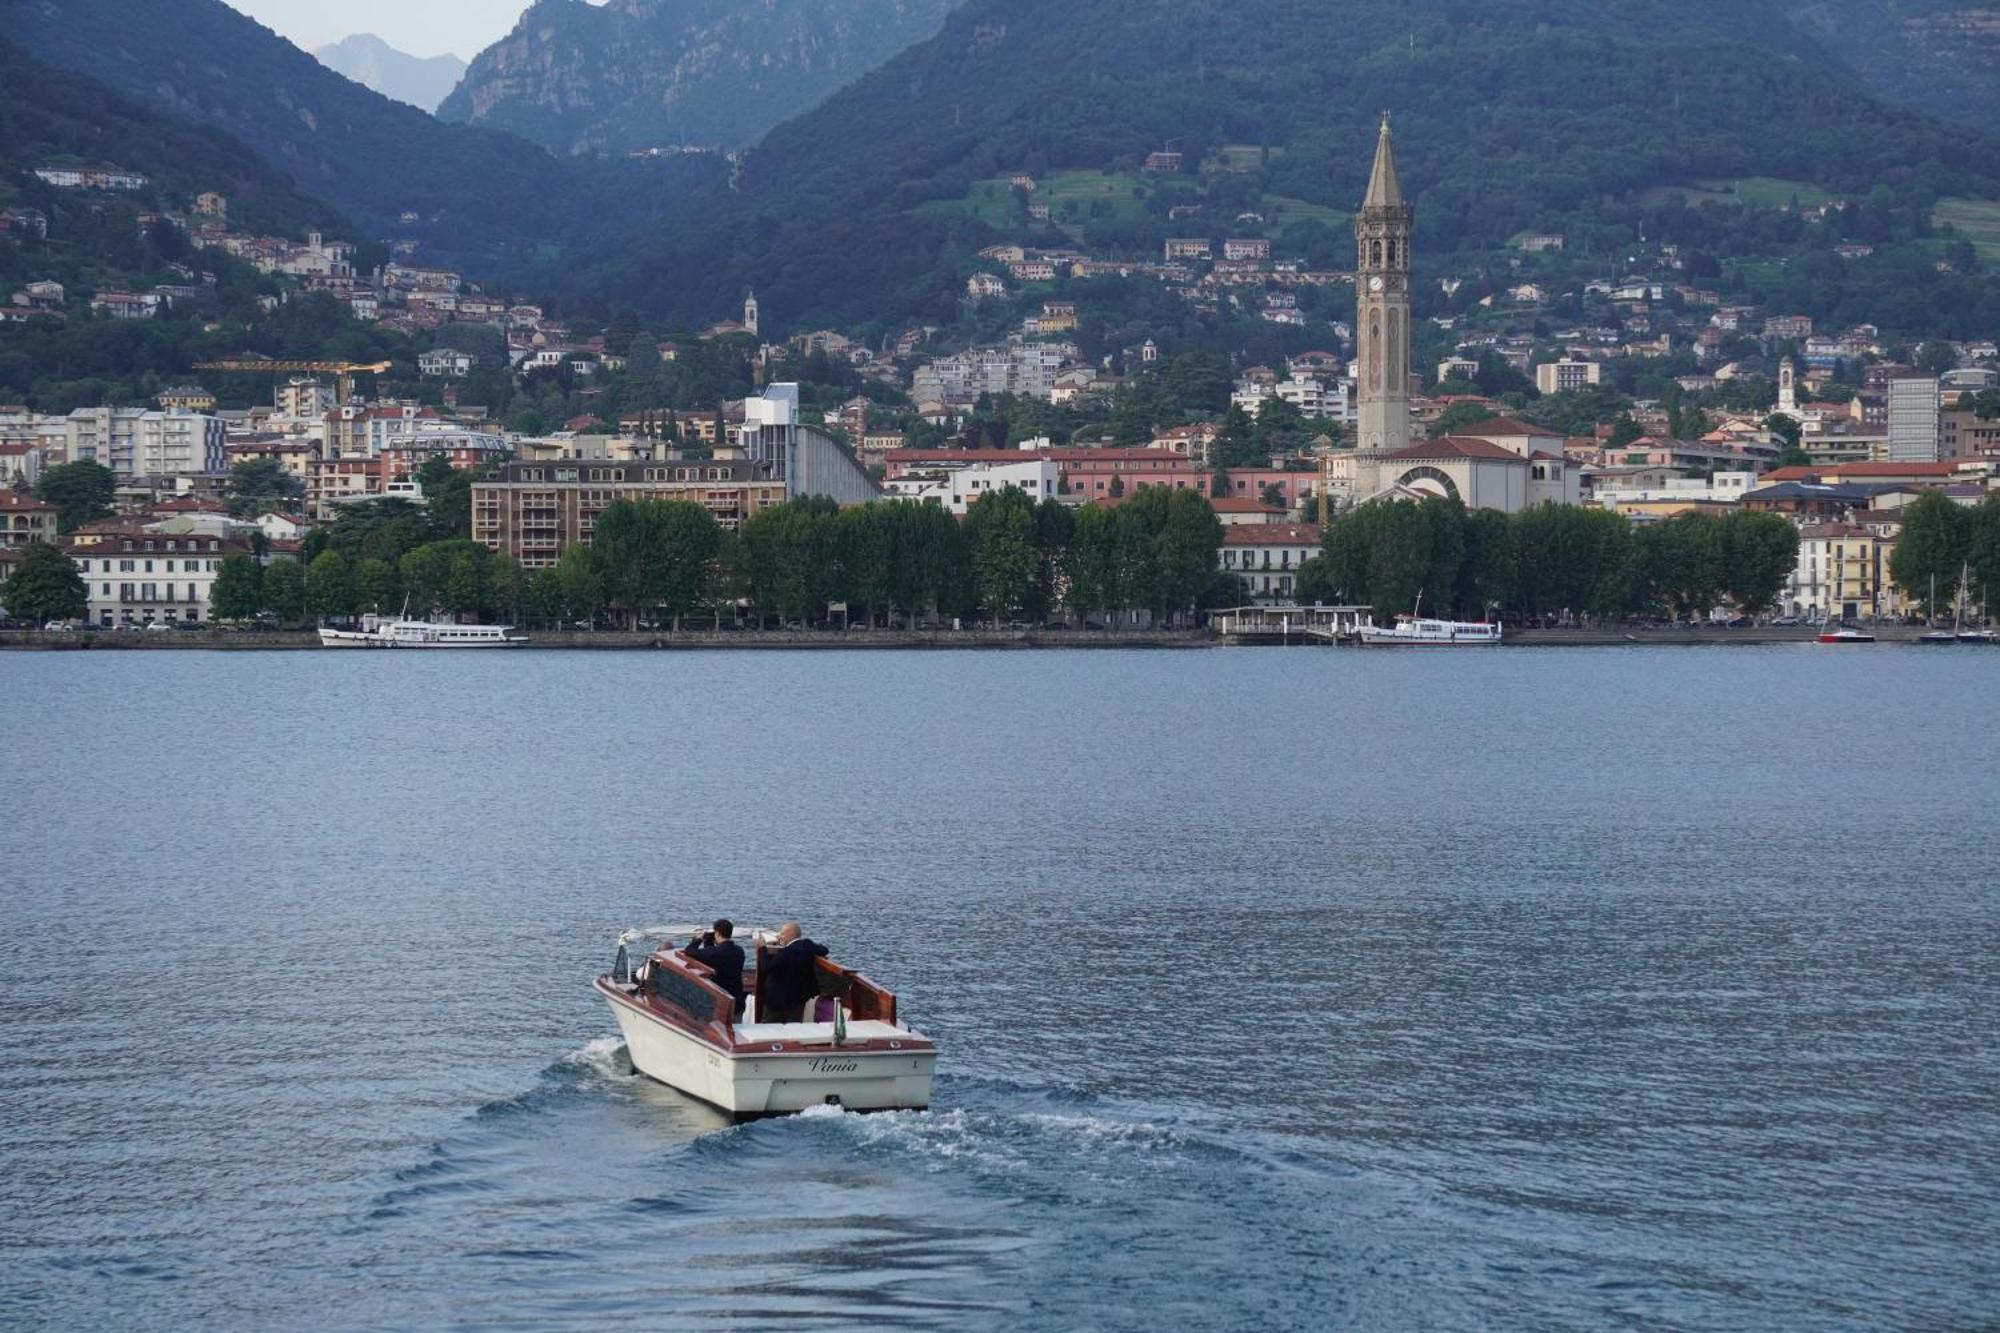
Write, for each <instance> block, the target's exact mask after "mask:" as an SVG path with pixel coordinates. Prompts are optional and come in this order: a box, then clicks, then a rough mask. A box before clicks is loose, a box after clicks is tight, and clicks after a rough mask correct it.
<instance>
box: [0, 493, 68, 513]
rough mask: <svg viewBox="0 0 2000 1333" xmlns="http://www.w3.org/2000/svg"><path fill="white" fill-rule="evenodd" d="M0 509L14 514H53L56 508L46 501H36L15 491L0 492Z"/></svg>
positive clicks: (30, 496)
mask: <svg viewBox="0 0 2000 1333" xmlns="http://www.w3.org/2000/svg"><path fill="white" fill-rule="evenodd" d="M0 509H5V510H8V511H10V512H12V513H16V514H35V513H41V514H53V513H55V512H56V507H55V506H54V505H52V504H50V503H49V502H48V501H46V500H37V499H36V498H35V497H34V496H32V495H22V494H20V493H19V492H17V491H0Z"/></svg>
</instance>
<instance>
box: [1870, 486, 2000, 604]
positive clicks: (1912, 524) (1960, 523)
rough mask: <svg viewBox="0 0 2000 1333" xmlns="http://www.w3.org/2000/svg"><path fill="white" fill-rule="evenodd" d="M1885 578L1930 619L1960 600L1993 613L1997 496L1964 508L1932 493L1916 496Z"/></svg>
mask: <svg viewBox="0 0 2000 1333" xmlns="http://www.w3.org/2000/svg"><path fill="white" fill-rule="evenodd" d="M1889 577H1891V578H1893V579H1894V580H1895V581H1896V586H1897V587H1899V588H1901V589H1902V590H1903V593H1904V595H1905V596H1907V597H1909V598H1910V599H1911V600H1912V601H1914V602H1916V603H1918V604H1919V605H1921V606H1922V607H1923V608H1924V613H1925V614H1926V615H1930V616H1936V615H1939V614H1942V613H1943V612H1944V611H1946V610H1947V609H1949V608H1950V607H1951V606H1953V605H1954V604H1955V603H1956V602H1957V600H1958V597H1959V593H1960V591H1961V583H1962V584H1963V585H1964V586H1963V592H1964V594H1965V599H1966V601H1967V602H1968V603H1971V604H1974V605H1977V606H1979V607H1981V608H1983V609H1985V610H1986V611H1987V613H1988V614H1991V612H1992V606H1993V602H1992V595H1993V590H1994V589H1995V588H2000V496H1995V495H1989V496H1987V497H1986V499H1984V500H1982V501H1981V502H1980V503H1979V504H1978V505H1976V506H1974V507H1971V508H1967V507H1966V506H1963V505H1959V504H1954V503H1953V502H1952V501H1951V500H1949V499H1947V498H1945V497H1944V496H1942V495H1939V494H1938V493H1936V492H1935V491H1933V492H1931V493H1929V494H1926V495H1920V496H1918V497H1917V498H1916V499H1915V500H1914V501H1912V502H1911V504H1910V507H1909V508H1908V509H1907V510H1905V511H1904V514H1903V529H1902V532H1901V534H1900V535H1899V536H1898V537H1897V539H1896V551H1895V554H1894V555H1892V556H1891V557H1890V558H1889Z"/></svg>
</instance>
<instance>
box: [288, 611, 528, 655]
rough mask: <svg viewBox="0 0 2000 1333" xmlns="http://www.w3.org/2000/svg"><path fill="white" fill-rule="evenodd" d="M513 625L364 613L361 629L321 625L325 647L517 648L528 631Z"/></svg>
mask: <svg viewBox="0 0 2000 1333" xmlns="http://www.w3.org/2000/svg"><path fill="white" fill-rule="evenodd" d="M513 631H514V627H513V626H512V625H439V624H434V623H432V622H431V621H428V620H411V619H408V618H407V616H406V617H404V618H401V619H397V620H379V621H378V620H377V619H376V618H375V617H374V616H363V617H362V618H361V628H359V629H332V628H329V627H328V626H325V625H322V626H320V630H319V642H320V646H321V647H322V648H518V647H520V646H521V645H522V644H524V643H526V642H527V641H528V640H527V637H526V636H525V635H519V634H515V633H514V632H513Z"/></svg>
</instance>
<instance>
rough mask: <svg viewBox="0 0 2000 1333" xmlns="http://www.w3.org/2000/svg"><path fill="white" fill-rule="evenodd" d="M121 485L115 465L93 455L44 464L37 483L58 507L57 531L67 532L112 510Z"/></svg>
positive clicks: (41, 492)
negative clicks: (45, 466) (111, 465)
mask: <svg viewBox="0 0 2000 1333" xmlns="http://www.w3.org/2000/svg"><path fill="white" fill-rule="evenodd" d="M117 489H118V480H117V478H116V477H114V476H113V475H112V473H111V469H110V468H108V467H105V466H104V465H103V464H102V463H99V462H97V461H95V460H93V459H89V458H80V459H78V460H77V461H76V462H74V463H58V464H56V465H55V466H54V467H51V468H44V469H43V470H42V475H41V477H40V479H39V480H38V481H37V482H36V483H35V494H36V495H37V496H38V497H40V498H41V499H43V500H46V501H48V503H50V504H52V505H54V506H55V507H56V531H57V532H59V533H63V534H65V535H67V534H69V533H72V532H75V531H76V530H77V529H78V528H80V527H82V526H83V525H84V524H86V523H88V522H90V521H91V520H92V519H94V518H103V517H104V516H105V515H106V514H109V513H110V512H111V497H112V496H113V495H115V494H116V493H117Z"/></svg>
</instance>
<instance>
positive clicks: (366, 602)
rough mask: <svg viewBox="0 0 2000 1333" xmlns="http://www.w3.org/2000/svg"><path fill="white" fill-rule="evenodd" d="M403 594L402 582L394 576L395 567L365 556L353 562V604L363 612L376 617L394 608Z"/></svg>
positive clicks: (375, 557) (380, 559)
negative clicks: (373, 614)
mask: <svg viewBox="0 0 2000 1333" xmlns="http://www.w3.org/2000/svg"><path fill="white" fill-rule="evenodd" d="M402 594H403V585H402V580H401V579H399V578H398V577H397V576H396V567H395V566H394V565H392V564H390V563H389V562H388V561H387V560H384V559H382V558H380V557H379V556H372V555H371V556H366V557H364V558H362V559H361V560H359V561H357V562H355V566H354V603H355V605H356V606H358V607H360V608H361V609H362V610H364V611H372V612H374V613H375V614H376V615H381V614H382V613H384V612H386V611H388V610H390V609H391V608H392V607H394V606H395V605H396V603H397V601H398V600H400V599H401V597H402Z"/></svg>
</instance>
